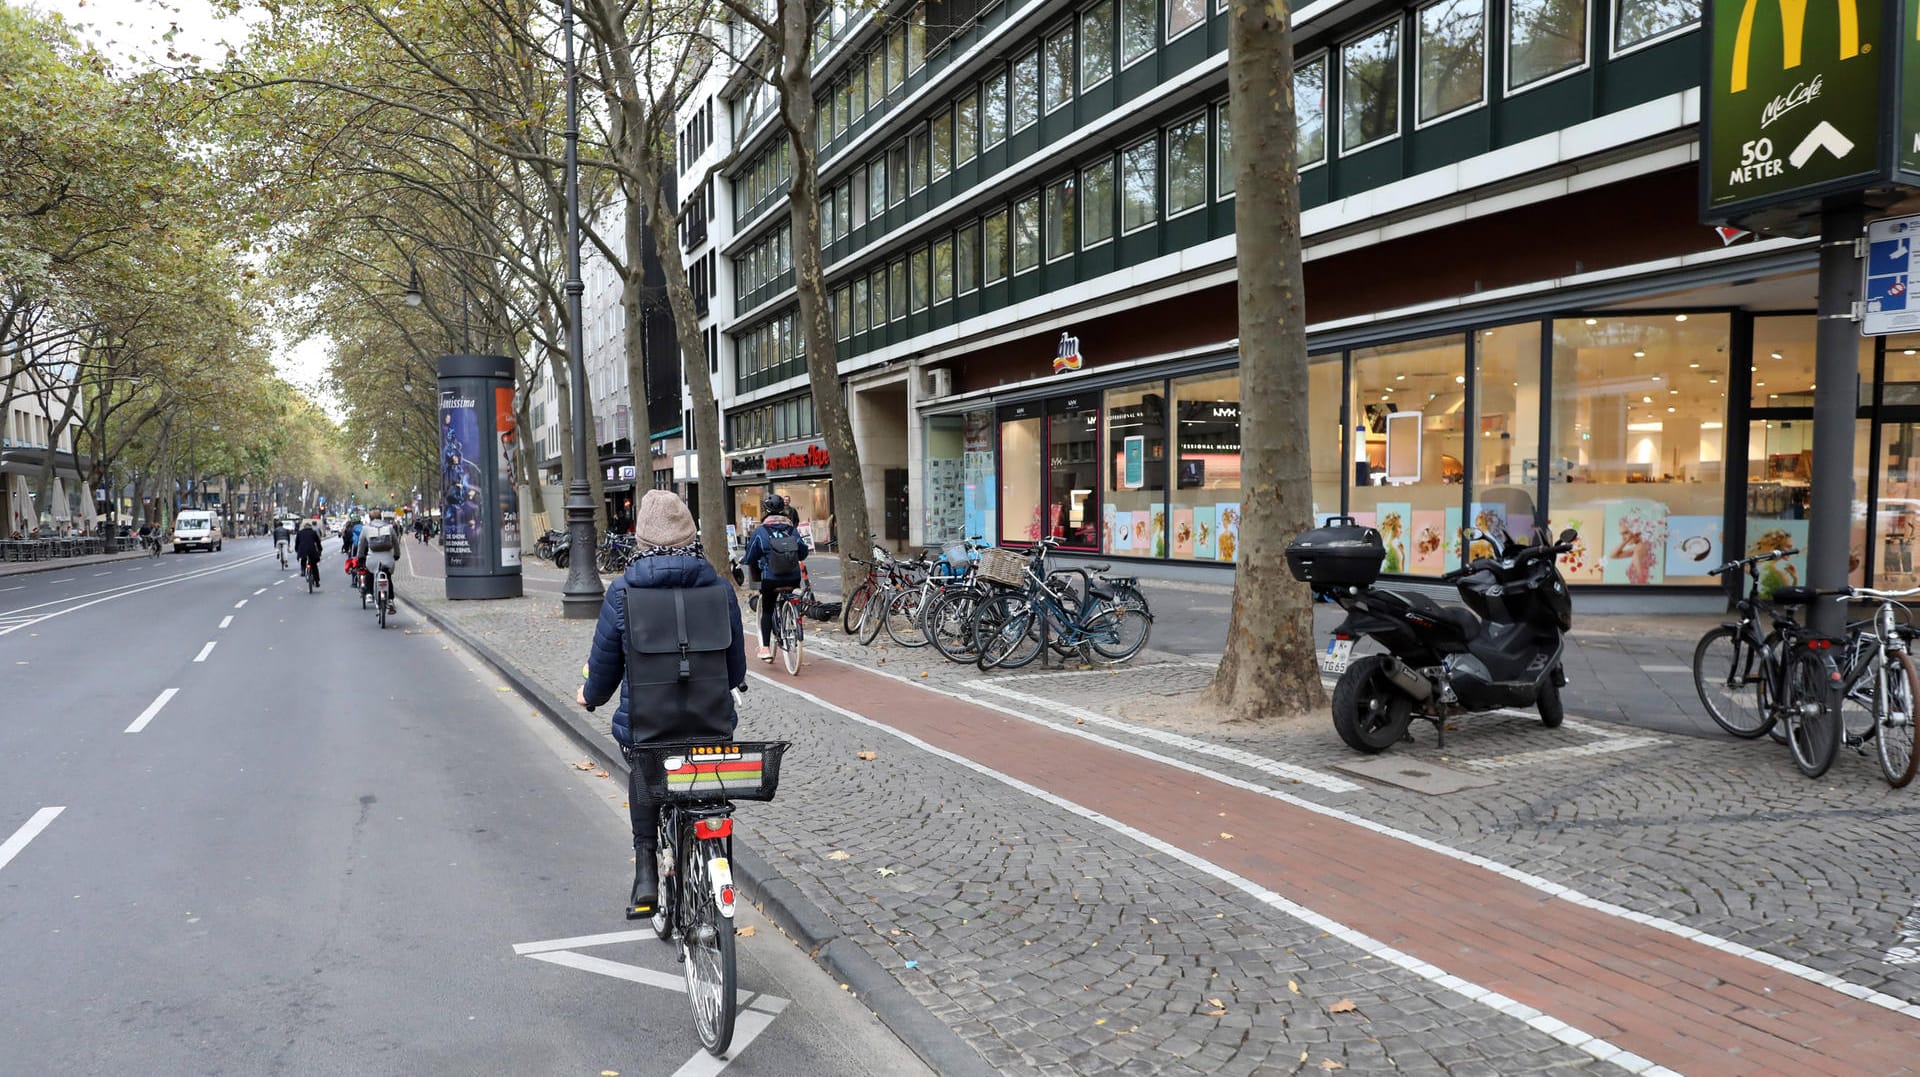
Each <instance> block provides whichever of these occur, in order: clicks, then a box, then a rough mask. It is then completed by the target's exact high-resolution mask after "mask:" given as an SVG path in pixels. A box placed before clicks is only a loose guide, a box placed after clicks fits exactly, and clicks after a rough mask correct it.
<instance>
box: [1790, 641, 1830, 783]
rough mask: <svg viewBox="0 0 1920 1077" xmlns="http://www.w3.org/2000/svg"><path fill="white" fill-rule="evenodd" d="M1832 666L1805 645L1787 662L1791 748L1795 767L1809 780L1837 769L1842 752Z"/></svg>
mask: <svg viewBox="0 0 1920 1077" xmlns="http://www.w3.org/2000/svg"><path fill="white" fill-rule="evenodd" d="M1828 669H1829V666H1828V664H1827V662H1826V661H1824V660H1823V659H1822V658H1821V657H1820V656H1819V655H1818V654H1815V653H1814V652H1813V651H1810V650H1807V649H1806V648H1805V647H1804V646H1803V647H1801V648H1799V649H1797V650H1796V651H1795V652H1794V654H1793V657H1792V658H1791V659H1790V660H1789V661H1788V663H1787V672H1786V684H1787V690H1786V699H1785V700H1783V701H1782V702H1783V703H1784V706H1783V707H1782V710H1783V711H1784V712H1785V713H1786V716H1787V747H1788V748H1789V749H1790V750H1791V751H1792V752H1793V765H1794V766H1796V767H1799V768H1800V773H1802V774H1805V775H1806V776H1807V777H1809V778H1818V777H1819V776H1821V775H1822V774H1825V773H1826V772H1827V768H1828V767H1831V766H1833V757H1834V756H1835V755H1836V754H1838V753H1839V751H1840V700H1839V698H1838V697H1839V692H1838V690H1837V689H1836V688H1835V686H1834V683H1833V679H1832V678H1831V677H1830V676H1829V675H1828V672H1827V671H1828Z"/></svg>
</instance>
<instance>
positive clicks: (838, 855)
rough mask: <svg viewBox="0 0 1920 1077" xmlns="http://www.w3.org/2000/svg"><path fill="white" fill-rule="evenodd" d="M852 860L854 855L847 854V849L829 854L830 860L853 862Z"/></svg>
mask: <svg viewBox="0 0 1920 1077" xmlns="http://www.w3.org/2000/svg"><path fill="white" fill-rule="evenodd" d="M852 858H853V854H852V853H850V852H847V851H846V850H845V849H835V850H834V851H833V852H830V853H828V854H827V859H828V860H851V859H852Z"/></svg>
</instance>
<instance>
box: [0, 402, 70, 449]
mask: <svg viewBox="0 0 1920 1077" xmlns="http://www.w3.org/2000/svg"><path fill="white" fill-rule="evenodd" d="M8 438H9V444H13V445H21V446H33V447H36V448H41V449H44V448H47V446H48V444H49V443H50V442H54V441H57V442H58V443H57V444H55V445H54V446H53V447H54V448H55V449H57V450H58V451H60V452H66V451H67V449H68V447H69V443H68V440H67V435H66V432H65V431H62V432H61V434H60V436H59V437H58V438H57V439H56V438H55V437H54V435H53V423H52V421H51V420H49V419H48V418H47V417H46V416H44V415H34V414H32V413H30V412H26V411H22V410H20V409H17V408H16V409H15V410H14V413H13V423H12V425H11V426H10V427H9V431H8Z"/></svg>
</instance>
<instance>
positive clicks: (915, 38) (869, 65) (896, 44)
mask: <svg viewBox="0 0 1920 1077" xmlns="http://www.w3.org/2000/svg"><path fill="white" fill-rule="evenodd" d="M926 64H927V9H926V7H925V6H924V5H920V6H916V7H914V9H913V10H912V11H910V12H908V13H907V17H906V20H905V22H904V23H902V24H897V25H895V27H894V28H893V30H892V32H891V33H889V34H887V35H886V37H885V39H884V40H882V41H880V42H877V43H875V45H874V46H873V48H871V49H869V50H867V53H866V55H865V56H863V57H861V58H859V59H856V60H854V61H853V62H852V63H851V64H849V65H848V68H847V74H846V76H845V77H843V78H841V79H840V80H839V81H838V82H837V83H835V84H834V85H832V86H830V87H828V88H827V91H826V92H825V93H824V94H822V95H821V96H820V99H819V100H818V101H816V102H814V104H815V107H816V108H817V109H818V113H817V114H818V115H819V117H820V122H819V124H818V125H817V126H816V127H815V128H814V133H815V136H816V138H817V141H818V143H819V145H821V146H822V147H824V146H825V145H826V144H827V143H828V142H830V141H832V140H833V139H835V138H837V137H839V135H840V132H842V131H845V130H846V129H847V128H849V127H851V126H853V122H854V121H855V120H856V119H859V118H860V117H862V116H864V115H866V114H867V110H868V109H870V108H878V107H880V103H881V102H882V101H883V100H885V99H886V95H888V94H890V93H892V92H893V91H895V90H897V89H899V88H900V87H901V86H903V85H905V84H906V81H907V79H908V77H909V76H911V75H913V74H915V73H916V72H918V71H919V70H920V69H921V68H923V67H925V66H926Z"/></svg>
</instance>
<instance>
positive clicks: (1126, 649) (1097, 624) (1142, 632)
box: [1083, 600, 1153, 664]
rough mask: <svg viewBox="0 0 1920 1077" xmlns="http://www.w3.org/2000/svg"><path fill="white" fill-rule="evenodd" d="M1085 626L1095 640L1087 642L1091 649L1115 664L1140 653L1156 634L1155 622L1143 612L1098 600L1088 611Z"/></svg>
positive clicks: (1105, 660) (1107, 661)
mask: <svg viewBox="0 0 1920 1077" xmlns="http://www.w3.org/2000/svg"><path fill="white" fill-rule="evenodd" d="M1083 627H1084V628H1085V629H1086V631H1087V633H1088V634H1089V635H1090V636H1091V637H1092V638H1090V639H1088V640H1087V647H1088V649H1089V650H1091V651H1092V652H1093V653H1094V654H1096V655H1098V656H1099V657H1100V659H1101V660H1102V661H1104V662H1106V663H1108V664H1114V663H1119V662H1125V661H1126V660H1127V659H1129V658H1132V657H1133V656H1134V655H1136V654H1139V653H1140V648H1142V647H1145V646H1146V645H1147V636H1148V634H1150V633H1151V632H1152V631H1153V622H1152V621H1151V620H1149V619H1148V618H1147V615H1146V612H1145V611H1143V610H1139V609H1135V608H1133V607H1132V606H1115V605H1111V604H1109V603H1107V602H1106V601H1105V600H1098V601H1095V602H1094V604H1093V607H1092V609H1091V610H1090V611H1089V612H1088V614H1087V619H1086V621H1085V622H1083Z"/></svg>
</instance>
